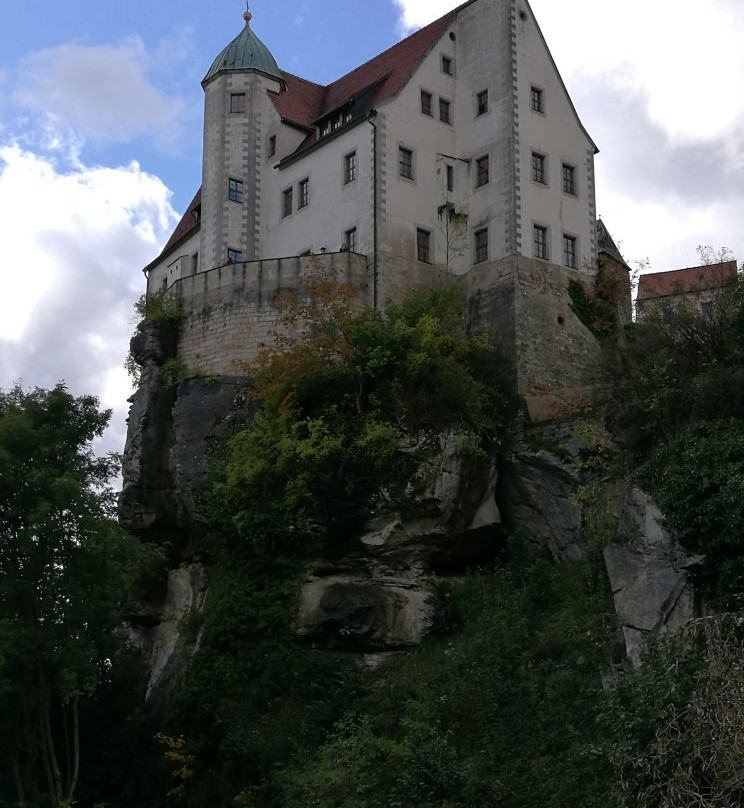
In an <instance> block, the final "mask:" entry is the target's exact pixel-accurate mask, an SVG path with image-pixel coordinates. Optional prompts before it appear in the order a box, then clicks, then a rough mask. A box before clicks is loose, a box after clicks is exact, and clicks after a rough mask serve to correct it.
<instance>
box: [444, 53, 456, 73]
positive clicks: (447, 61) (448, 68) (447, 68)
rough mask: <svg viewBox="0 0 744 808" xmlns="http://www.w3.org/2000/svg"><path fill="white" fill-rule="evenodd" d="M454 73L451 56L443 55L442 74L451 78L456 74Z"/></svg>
mask: <svg viewBox="0 0 744 808" xmlns="http://www.w3.org/2000/svg"><path fill="white" fill-rule="evenodd" d="M454 72H455V71H454V65H453V62H452V58H451V57H450V56H444V55H442V73H446V74H447V75H448V76H451V75H453V74H454Z"/></svg>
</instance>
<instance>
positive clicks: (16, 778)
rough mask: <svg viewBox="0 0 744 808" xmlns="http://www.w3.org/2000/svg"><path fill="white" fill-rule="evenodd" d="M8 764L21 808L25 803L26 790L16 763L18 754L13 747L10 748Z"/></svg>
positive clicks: (19, 768)
mask: <svg viewBox="0 0 744 808" xmlns="http://www.w3.org/2000/svg"><path fill="white" fill-rule="evenodd" d="M10 766H11V770H12V772H13V782H14V783H15V790H16V797H17V800H18V805H19V806H21V808H23V806H24V805H25V804H26V791H25V789H24V788H23V778H22V777H21V767H20V766H19V765H18V756H17V755H16V753H15V749H11V750H10Z"/></svg>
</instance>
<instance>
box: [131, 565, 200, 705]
mask: <svg viewBox="0 0 744 808" xmlns="http://www.w3.org/2000/svg"><path fill="white" fill-rule="evenodd" d="M206 596H207V570H206V568H205V567H204V565H202V564H200V563H197V562H189V563H182V564H180V565H179V566H178V567H177V568H176V569H172V570H170V571H169V573H168V582H167V589H166V592H165V596H164V598H163V600H162V603H161V604H160V607H159V608H158V609H157V610H156V619H155V622H154V624H153V625H135V626H132V627H131V639H132V642H133V644H134V645H135V646H137V647H139V648H140V649H141V650H142V652H143V654H144V655H145V658H146V659H147V661H148V668H149V670H150V678H149V681H148V684H147V699H148V700H155V701H162V700H163V699H164V698H165V696H166V695H167V693H168V690H169V687H170V685H171V684H172V682H173V679H174V677H175V676H176V675H177V673H178V671H179V670H180V669H181V667H182V666H183V664H184V661H185V659H186V658H187V657H188V656H189V655H190V654H191V653H192V652H193V651H194V650H195V649H196V648H198V644H199V633H198V625H199V623H200V620H199V615H200V614H201V611H202V609H203V608H204V601H205V599H206Z"/></svg>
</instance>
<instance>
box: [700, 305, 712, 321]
mask: <svg viewBox="0 0 744 808" xmlns="http://www.w3.org/2000/svg"><path fill="white" fill-rule="evenodd" d="M698 308H699V309H700V314H701V315H702V316H703V317H705V318H706V319H708V320H709V319H710V318H711V317H712V316H713V301H712V300H701V301H700V303H699V304H698Z"/></svg>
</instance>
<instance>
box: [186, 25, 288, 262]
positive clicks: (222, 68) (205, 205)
mask: <svg viewBox="0 0 744 808" xmlns="http://www.w3.org/2000/svg"><path fill="white" fill-rule="evenodd" d="M251 16H252V15H251V13H250V11H246V12H245V14H244V15H243V18H244V20H245V26H244V28H243V30H242V31H241V32H240V33H239V34H238V36H236V37H235V39H233V40H232V42H230V44H229V45H227V47H225V48H224V49H223V50H222V51H221V52H220V54H219V55H218V56H217V58H216V59H215V60H214V62H213V63H212V66H211V67H210V68H209V70H208V72H207V74H206V76H205V77H204V80H203V81H202V87H203V89H204V151H203V155H204V158H203V164H202V208H201V210H202V216H203V220H202V228H201V237H200V256H201V264H202V266H203V267H206V268H210V267H216V266H220V265H222V264H224V263H226V262H227V261H229V260H236V261H252V260H255V259H256V258H259V257H260V247H259V240H260V217H261V213H262V206H261V186H262V179H263V177H262V166H263V164H264V161H263V160H262V159H261V157H262V153H263V149H264V148H265V146H266V144H265V143H264V137H263V132H264V127H265V117H266V109H265V107H266V104H267V103H268V101H267V98H268V92H269V91H273V92H277V93H278V92H280V90H282V89H283V88H284V87H285V83H284V79H283V78H282V74H281V71H280V70H279V67H278V66H277V63H276V61H275V60H274V57H273V56H272V55H271V53H270V52H269V50H268V48H267V47H266V46H265V45H264V44H263V43H262V42H261V40H260V39H259V38H258V37H257V36H256V35H255V34H254V33H253V31H252V30H251V27H250V21H251Z"/></svg>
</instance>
